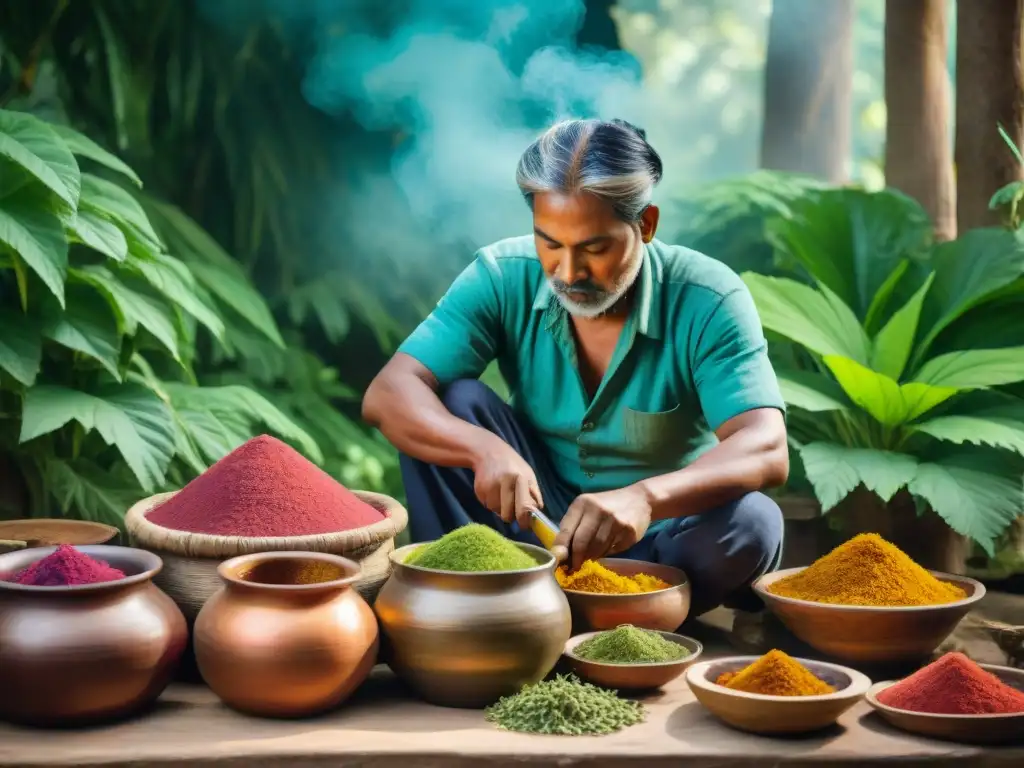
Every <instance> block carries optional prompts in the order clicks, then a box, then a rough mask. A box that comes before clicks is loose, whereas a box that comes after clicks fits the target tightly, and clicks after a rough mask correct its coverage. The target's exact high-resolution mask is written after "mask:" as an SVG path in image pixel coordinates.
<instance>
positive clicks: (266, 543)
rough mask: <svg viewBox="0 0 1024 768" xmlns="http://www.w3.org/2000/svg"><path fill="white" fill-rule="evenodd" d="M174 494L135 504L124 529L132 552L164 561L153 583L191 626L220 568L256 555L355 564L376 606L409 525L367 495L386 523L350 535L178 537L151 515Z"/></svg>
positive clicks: (401, 513)
mask: <svg viewBox="0 0 1024 768" xmlns="http://www.w3.org/2000/svg"><path fill="white" fill-rule="evenodd" d="M175 493H176V492H175V491H172V492H170V493H160V494H157V495H155V496H150V497H149V498H146V499H143V500H142V501H140V502H138V503H137V504H135V505H134V506H133V507H132V508H131V509H129V510H128V512H127V514H126V515H125V529H126V530H127V531H128V538H129V540H130V542H131V546H133V547H139V548H140V549H146V550H149V551H150V552H153V553H155V554H157V555H159V556H160V558H161V559H162V560H163V563H164V567H163V569H162V570H161V571H160V573H159V574H157V576H156V577H155V578H154V579H153V581H154V582H155V583H156V585H157V586H158V587H160V588H161V589H162V590H163V591H164V592H166V593H167V594H168V595H169V596H170V597H171V599H173V600H174V602H176V603H177V604H178V606H179V607H180V608H181V610H182V612H183V613H184V614H185V617H186V618H187V619H188V620H189V621H192V620H194V619H195V617H196V615H197V614H198V613H199V609H200V608H202V607H203V604H204V603H205V602H206V601H207V600H208V599H209V598H210V597H211V596H212V595H213V593H214V592H216V591H217V590H218V589H220V587H221V585H222V582H221V580H220V577H219V576H218V575H217V566H218V565H220V564H221V563H222V562H223V561H225V560H228V559H230V558H232V557H237V556H239V555H248V554H252V553H253V552H327V553H329V554H332V555H341V556H342V557H346V558H348V559H349V560H354V561H355V562H357V563H359V565H360V567H361V569H362V573H361V575H360V577H359V581H357V582H356V584H355V585H354V586H355V588H356V590H357V591H358V592H359V593H360V594H361V595H362V596H363V597H364V598H365V599H366V600H367V602H369V603H370V604H371V605H372V604H373V600H374V599H375V598H376V596H377V592H378V591H380V588H381V587H382V586H383V585H384V582H385V581H386V580H387V578H388V576H389V575H390V573H391V559H390V555H391V552H392V551H393V550H394V548H395V545H394V539H395V536H397V535H398V534H400V533H401V532H402V531H403V530H405V526H406V525H407V524H408V522H409V516H408V513H407V512H406V510H405V507H403V506H402V505H401V504H399V503H398V502H397V501H395V500H394V499H392V498H391V497H390V496H384V495H383V494H379V493H369V492H367V491H353V493H354V494H355V495H356V496H358V497H359V498H360V499H361V500H362V501H364V502H366V503H367V504H370V505H371V506H373V507H375V508H376V509H378V510H380V511H381V512H383V513H384V515H385V518H384V519H383V520H381V521H380V522H378V523H373V524H372V525H368V526H366V527H364V528H356V529H353V530H350V531H338V532H336V533H324V534H315V535H310V536H274V537H248V536H213V535H210V534H206V533H192V532H189V531H176V530H173V529H171V528H164V527H163V526H160V525H156V524H155V523H152V522H150V521H149V519H148V518H147V515H148V514H149V513H150V512H151V511H152V510H153V509H155V508H156V507H158V506H159V505H160V504H162V503H163V502H165V501H167V500H168V499H169V498H171V497H172V496H173V495H174V494H175Z"/></svg>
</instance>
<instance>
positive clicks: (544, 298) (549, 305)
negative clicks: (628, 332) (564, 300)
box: [533, 244, 662, 339]
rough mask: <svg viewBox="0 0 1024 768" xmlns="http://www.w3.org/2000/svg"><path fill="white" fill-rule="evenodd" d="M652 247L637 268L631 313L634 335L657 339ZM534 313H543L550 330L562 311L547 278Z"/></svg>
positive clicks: (657, 267)
mask: <svg viewBox="0 0 1024 768" xmlns="http://www.w3.org/2000/svg"><path fill="white" fill-rule="evenodd" d="M652 246H653V244H652V245H645V246H644V257H643V261H642V262H641V264H640V274H639V275H638V276H637V295H636V303H635V304H634V305H633V309H632V312H633V314H634V315H635V316H636V319H637V325H636V330H637V333H640V334H643V335H644V336H647V337H649V338H652V339H660V338H661V330H662V329H661V317H660V312H659V307H660V302H659V301H658V298H659V297H658V296H657V294H658V293H659V290H658V289H659V288H660V287H661V262H660V261H659V260H658V258H657V256H656V254H655V252H654V251H655V248H654V247H652ZM533 309H534V311H537V312H545V313H546V316H547V322H546V325H547V327H548V328H551V327H552V326H553V325H554V324H555V323H556V322H557V321H558V319H559V317H560V315H561V313H562V312H564V311H565V310H564V309H563V308H562V305H561V304H560V303H559V301H558V298H557V297H556V296H555V292H554V291H553V290H552V289H551V284H550V283H549V282H548V280H547V278H546V277H544V278H542V279H541V284H540V287H539V288H538V289H537V293H536V295H535V296H534V300H533Z"/></svg>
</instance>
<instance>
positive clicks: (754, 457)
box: [638, 408, 789, 520]
mask: <svg viewBox="0 0 1024 768" xmlns="http://www.w3.org/2000/svg"><path fill="white" fill-rule="evenodd" d="M715 434H716V435H717V436H718V439H719V440H720V442H719V444H718V445H716V446H715V447H714V448H712V449H711V450H710V451H708V452H707V453H705V454H704V455H703V456H701V457H700V458H699V459H697V460H696V461H695V462H693V463H692V464H690V465H689V466H687V467H685V468H683V469H680V470H677V471H676V472H670V473H668V474H665V475H659V476H657V477H652V478H650V479H648V480H643V481H641V482H640V483H638V485H639V486H640V489H641V490H642V492H643V494H644V496H645V497H646V498H647V500H648V502H649V503H650V506H651V519H652V520H662V519H665V518H669V517H683V516H686V515H694V514H699V513H701V512H704V511H706V510H708V509H714V508H715V507H718V506H721V505H722V504H726V503H728V502H730V501H733V500H735V499H738V498H739V497H740V496H743V495H744V494H746V493H751V492H753V491H761V490H764V489H766V488H773V487H777V486H780V485H782V484H783V483H785V482H786V479H787V477H788V476H789V450H788V448H787V445H786V422H785V419H784V418H783V416H782V413H781V412H780V411H778V410H776V409H775V408H757V409H755V410H752V411H748V412H746V413H741V414H740V415H739V416H736V417H734V418H731V419H729V420H728V421H727V422H725V423H724V424H723V425H722V426H721V427H719V429H718V430H717V431H716V432H715Z"/></svg>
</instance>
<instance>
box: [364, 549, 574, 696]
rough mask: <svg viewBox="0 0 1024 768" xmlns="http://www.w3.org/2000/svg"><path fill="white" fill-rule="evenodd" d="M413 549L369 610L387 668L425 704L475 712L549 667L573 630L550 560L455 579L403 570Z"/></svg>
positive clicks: (397, 561)
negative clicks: (381, 637) (384, 644)
mask: <svg viewBox="0 0 1024 768" xmlns="http://www.w3.org/2000/svg"><path fill="white" fill-rule="evenodd" d="M419 546H422V545H421V544H411V545H409V546H406V547H402V548H400V549H396V550H395V551H394V552H393V553H392V555H391V559H392V562H393V564H394V566H393V570H392V571H391V578H389V579H388V581H387V582H386V583H385V584H384V587H383V589H381V591H380V594H379V595H377V601H376V602H375V603H374V610H375V611H376V612H377V616H378V618H379V619H380V623H381V627H382V628H383V631H384V633H385V635H386V637H387V639H388V641H389V645H390V646H391V648H390V651H391V653H390V655H389V658H388V665H389V666H390V667H391V669H393V670H394V671H395V673H396V674H398V676H399V677H401V678H402V679H403V680H404V681H405V682H406V683H408V684H409V686H410V687H411V688H412V689H413V690H415V691H416V693H418V694H419V695H420V696H421V697H422V698H423V699H424V700H426V701H428V702H430V703H431V704H440V705H442V706H449V707H464V708H482V707H486V706H487V705H488V704H493V703H494V702H495V701H497V700H498V699H499V698H500V697H502V696H506V695H508V694H512V693H516V692H517V691H518V690H519V689H520V688H521V687H522V686H523V685H526V684H527V683H535V682H537V681H539V680H542V679H544V677H545V676H546V675H547V674H548V673H549V672H550V671H551V670H552V668H554V666H555V664H556V663H557V662H558V659H559V658H560V657H561V655H562V650H563V649H564V647H565V642H566V641H567V640H568V639H569V635H570V633H571V630H572V616H571V614H570V610H569V602H568V601H567V600H566V597H565V593H564V592H563V591H562V589H561V587H559V586H558V582H557V581H555V576H554V571H555V559H554V557H552V555H551V553H550V552H548V551H547V550H544V549H542V548H540V547H535V546H531V545H529V544H519V545H518V546H519V548H520V549H522V550H523V551H524V552H527V553H528V554H529V555H531V556H532V557H533V558H534V559H536V561H537V565H536V566H535V567H533V568H529V569H526V570H523V571H488V572H482V573H456V572H453V571H434V570H429V569H427V568H421V567H419V566H415V565H408V564H407V563H406V562H405V558H406V557H408V556H409V554H411V553H412V552H413V550H415V549H416V548H417V547H419Z"/></svg>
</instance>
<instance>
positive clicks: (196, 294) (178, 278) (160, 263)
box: [129, 254, 224, 339]
mask: <svg viewBox="0 0 1024 768" xmlns="http://www.w3.org/2000/svg"><path fill="white" fill-rule="evenodd" d="M129 268H130V269H132V270H133V271H136V272H138V273H139V275H141V276H142V277H143V278H144V279H145V280H146V282H148V283H149V284H150V285H151V286H153V287H154V288H155V289H156V290H158V291H159V292H160V293H162V294H163V295H164V296H165V297H166V298H167V300H168V301H170V302H171V303H172V304H175V305H177V306H178V307H180V308H181V309H183V310H184V311H185V312H188V314H190V315H192V317H194V318H195V319H196V320H198V321H199V322H200V323H202V324H203V325H204V326H206V327H207V328H208V329H209V331H210V333H212V334H213V335H214V336H215V337H217V338H218V339H219V338H222V337H223V335H224V322H223V321H222V320H221V319H220V316H219V315H218V314H217V313H216V312H215V311H214V310H213V309H212V308H211V307H210V306H209V305H208V304H206V302H205V301H203V299H202V298H201V297H200V290H199V288H198V286H197V285H196V281H195V277H194V276H193V275H192V273H191V272H189V270H188V267H186V266H185V265H184V264H183V263H182V262H180V261H178V260H177V259H175V258H174V257H172V256H167V255H166V254H159V255H157V256H155V257H153V258H151V259H132V260H131V261H130V262H129Z"/></svg>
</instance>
